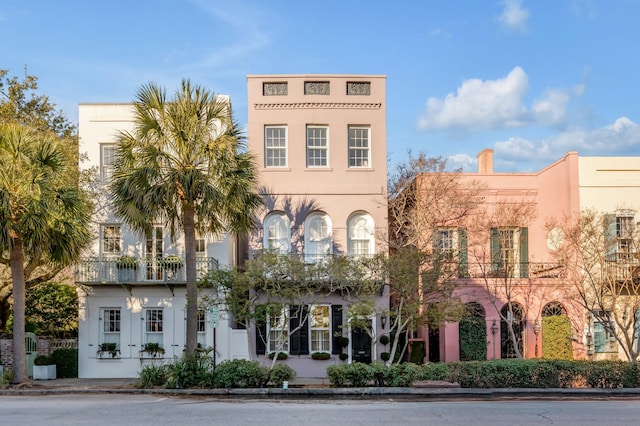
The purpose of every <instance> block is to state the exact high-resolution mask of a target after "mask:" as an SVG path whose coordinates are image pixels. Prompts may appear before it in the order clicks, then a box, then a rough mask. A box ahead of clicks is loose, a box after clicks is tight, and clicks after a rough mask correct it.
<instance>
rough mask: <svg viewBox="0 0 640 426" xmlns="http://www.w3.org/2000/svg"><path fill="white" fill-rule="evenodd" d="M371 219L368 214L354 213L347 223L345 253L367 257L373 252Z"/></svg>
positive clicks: (373, 241) (372, 224)
mask: <svg viewBox="0 0 640 426" xmlns="http://www.w3.org/2000/svg"><path fill="white" fill-rule="evenodd" d="M374 229H375V227H374V223H373V218H372V217H371V215H370V214H368V213H356V214H354V215H352V216H351V217H350V218H349V221H348V223H347V252H348V253H349V255H350V256H357V257H368V256H372V255H373V254H374V252H375V236H374Z"/></svg>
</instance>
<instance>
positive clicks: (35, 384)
mask: <svg viewBox="0 0 640 426" xmlns="http://www.w3.org/2000/svg"><path fill="white" fill-rule="evenodd" d="M136 383H137V379H131V378H123V379H56V380H34V381H31V382H29V383H26V384H23V385H19V386H12V387H10V388H7V389H0V395H3V396H10V395H60V394H100V393H107V394H108V393H130V394H157V395H164V396H185V397H188V396H198V397H210V398H221V399H233V398H235V399H386V400H398V401H402V400H405V401H411V400H412V401H420V400H443V399H459V400H465V399H473V400H510V399H531V400H540V399H550V400H558V399H580V400H588V399H600V400H601V399H638V400H640V388H627V389H590V388H589V389H513V388H504V389H463V388H451V387H442V388H414V387H411V388H409V387H407V388H393V387H366V388H331V387H329V384H328V379H326V378H325V379H305V378H301V379H297V380H296V381H294V382H291V383H290V387H289V389H280V388H260V389H138V388H136Z"/></svg>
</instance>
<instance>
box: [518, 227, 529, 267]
mask: <svg viewBox="0 0 640 426" xmlns="http://www.w3.org/2000/svg"><path fill="white" fill-rule="evenodd" d="M528 277H529V228H520V278H528Z"/></svg>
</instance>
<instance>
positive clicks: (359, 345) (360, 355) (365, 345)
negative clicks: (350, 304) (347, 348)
mask: <svg viewBox="0 0 640 426" xmlns="http://www.w3.org/2000/svg"><path fill="white" fill-rule="evenodd" d="M351 360H352V361H353V362H364V363H365V364H371V336H369V334H368V333H367V331H366V330H363V329H362V328H354V329H352V330H351Z"/></svg>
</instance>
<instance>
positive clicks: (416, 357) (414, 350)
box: [409, 340, 427, 365]
mask: <svg viewBox="0 0 640 426" xmlns="http://www.w3.org/2000/svg"><path fill="white" fill-rule="evenodd" d="M426 353H427V352H426V349H425V344H424V342H423V341H422V340H417V341H415V342H411V356H410V357H409V362H412V363H414V364H417V365H422V364H424V357H425V355H426Z"/></svg>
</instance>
